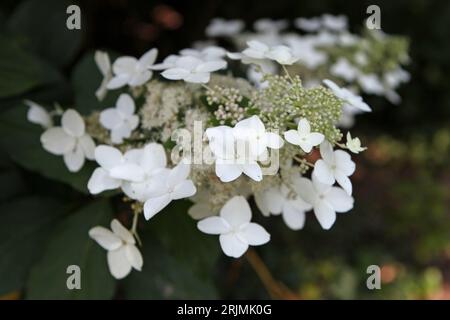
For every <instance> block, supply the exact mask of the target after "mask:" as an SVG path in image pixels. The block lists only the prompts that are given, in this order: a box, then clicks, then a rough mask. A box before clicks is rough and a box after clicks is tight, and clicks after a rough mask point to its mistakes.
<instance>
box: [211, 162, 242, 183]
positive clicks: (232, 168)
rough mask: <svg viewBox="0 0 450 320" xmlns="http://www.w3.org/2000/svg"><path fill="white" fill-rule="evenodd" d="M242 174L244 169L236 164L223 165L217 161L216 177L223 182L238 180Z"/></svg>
mask: <svg viewBox="0 0 450 320" xmlns="http://www.w3.org/2000/svg"><path fill="white" fill-rule="evenodd" d="M241 174H242V168H241V166H239V165H236V164H228V163H225V164H221V163H218V162H217V161H216V175H217V176H218V177H219V179H220V181H222V182H230V181H233V180H236V179H237V178H239V177H240V175H241Z"/></svg>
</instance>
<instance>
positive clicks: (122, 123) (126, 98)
mask: <svg viewBox="0 0 450 320" xmlns="http://www.w3.org/2000/svg"><path fill="white" fill-rule="evenodd" d="M134 111H135V105H134V101H133V99H132V98H131V97H130V95H128V94H126V93H122V94H121V95H120V96H119V99H118V100H117V103H116V107H115V108H108V109H105V110H103V111H102V112H101V113H100V123H101V125H102V126H103V127H105V128H106V129H108V130H110V131H111V142H112V143H122V142H123V138H129V137H130V136H131V132H132V131H133V130H134V129H136V128H137V126H138V124H139V117H138V116H137V115H135V114H134Z"/></svg>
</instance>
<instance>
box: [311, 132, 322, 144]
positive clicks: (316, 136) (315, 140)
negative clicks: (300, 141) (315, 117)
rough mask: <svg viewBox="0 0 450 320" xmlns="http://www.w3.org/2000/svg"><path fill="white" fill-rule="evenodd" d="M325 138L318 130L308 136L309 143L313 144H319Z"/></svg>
mask: <svg viewBox="0 0 450 320" xmlns="http://www.w3.org/2000/svg"><path fill="white" fill-rule="evenodd" d="M324 139H325V136H324V135H323V134H321V133H318V132H312V133H310V134H309V136H308V140H309V143H311V145H313V146H318V145H319V144H321V143H322V142H323V140H324Z"/></svg>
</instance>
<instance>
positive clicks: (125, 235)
mask: <svg viewBox="0 0 450 320" xmlns="http://www.w3.org/2000/svg"><path fill="white" fill-rule="evenodd" d="M111 230H112V231H113V232H114V234H115V235H117V236H118V237H119V238H121V239H122V240H123V241H125V242H126V243H129V244H135V243H136V241H135V240H134V237H133V235H132V234H131V232H130V231H129V230H128V229H127V228H125V227H124V226H123V225H122V224H121V223H120V222H119V220H117V219H113V220H112V221H111Z"/></svg>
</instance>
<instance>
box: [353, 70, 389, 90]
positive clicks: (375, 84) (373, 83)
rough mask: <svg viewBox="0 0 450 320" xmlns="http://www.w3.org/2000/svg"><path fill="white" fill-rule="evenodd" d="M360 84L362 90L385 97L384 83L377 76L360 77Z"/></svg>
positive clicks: (365, 75)
mask: <svg viewBox="0 0 450 320" xmlns="http://www.w3.org/2000/svg"><path fill="white" fill-rule="evenodd" d="M358 83H359V84H360V85H361V88H362V89H363V91H364V92H366V93H370V94H377V95H383V94H384V92H385V88H384V86H383V83H382V82H381V81H380V79H379V78H378V77H377V75H375V74H361V75H359V77H358Z"/></svg>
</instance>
